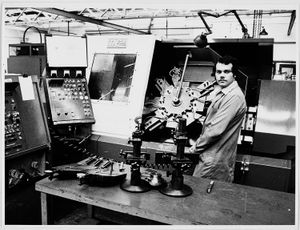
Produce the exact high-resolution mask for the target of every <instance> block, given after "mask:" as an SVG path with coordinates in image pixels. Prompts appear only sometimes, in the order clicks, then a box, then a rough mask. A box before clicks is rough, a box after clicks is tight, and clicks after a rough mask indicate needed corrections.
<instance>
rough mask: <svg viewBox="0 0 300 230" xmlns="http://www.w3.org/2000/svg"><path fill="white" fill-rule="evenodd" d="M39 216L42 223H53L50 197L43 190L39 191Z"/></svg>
mask: <svg viewBox="0 0 300 230" xmlns="http://www.w3.org/2000/svg"><path fill="white" fill-rule="evenodd" d="M41 216H42V224H43V225H48V224H53V215H52V198H51V196H50V197H49V196H47V194H46V193H43V192H41Z"/></svg>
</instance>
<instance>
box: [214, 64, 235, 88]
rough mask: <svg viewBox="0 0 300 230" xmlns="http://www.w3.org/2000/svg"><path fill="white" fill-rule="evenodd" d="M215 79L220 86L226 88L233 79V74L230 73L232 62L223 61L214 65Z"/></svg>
mask: <svg viewBox="0 0 300 230" xmlns="http://www.w3.org/2000/svg"><path fill="white" fill-rule="evenodd" d="M216 80H217V83H218V85H219V86H221V88H226V87H227V86H229V85H230V84H231V83H232V82H233V81H234V80H235V76H234V75H233V73H232V64H231V63H229V64H228V65H225V64H223V63H219V62H218V63H217V65H216Z"/></svg>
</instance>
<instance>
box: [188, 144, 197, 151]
mask: <svg viewBox="0 0 300 230" xmlns="http://www.w3.org/2000/svg"><path fill="white" fill-rule="evenodd" d="M195 151H196V145H192V147H190V148H189V149H188V153H195Z"/></svg>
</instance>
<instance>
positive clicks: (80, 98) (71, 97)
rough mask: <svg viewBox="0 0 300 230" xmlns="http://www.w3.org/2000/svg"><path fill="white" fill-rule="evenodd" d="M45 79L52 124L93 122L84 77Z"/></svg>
mask: <svg viewBox="0 0 300 230" xmlns="http://www.w3.org/2000/svg"><path fill="white" fill-rule="evenodd" d="M46 81H47V88H48V89H47V91H48V99H49V104H50V110H51V117H52V121H53V124H54V125H59V124H74V123H94V122H95V119H94V114H93V110H92V105H91V100H90V96H89V92H88V88H87V83H86V79H85V78H52V79H46Z"/></svg>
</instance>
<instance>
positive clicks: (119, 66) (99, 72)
mask: <svg viewBox="0 0 300 230" xmlns="http://www.w3.org/2000/svg"><path fill="white" fill-rule="evenodd" d="M135 62H136V54H108V53H96V54H95V55H94V59H93V64H92V68H91V74H90V79H89V84H88V87H89V91H90V96H91V99H96V100H106V101H118V102H128V97H129V93H130V88H131V84H132V77H133V73H134V66H135Z"/></svg>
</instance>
